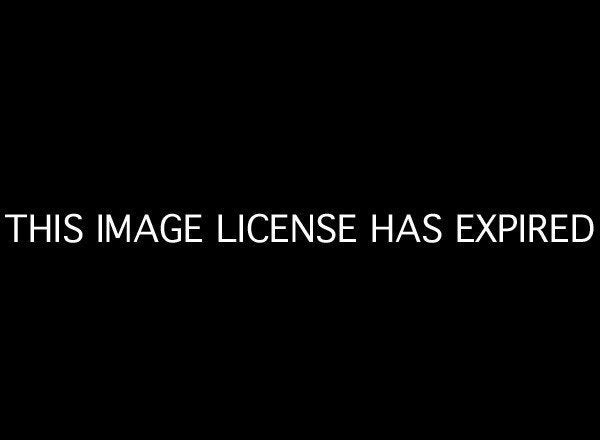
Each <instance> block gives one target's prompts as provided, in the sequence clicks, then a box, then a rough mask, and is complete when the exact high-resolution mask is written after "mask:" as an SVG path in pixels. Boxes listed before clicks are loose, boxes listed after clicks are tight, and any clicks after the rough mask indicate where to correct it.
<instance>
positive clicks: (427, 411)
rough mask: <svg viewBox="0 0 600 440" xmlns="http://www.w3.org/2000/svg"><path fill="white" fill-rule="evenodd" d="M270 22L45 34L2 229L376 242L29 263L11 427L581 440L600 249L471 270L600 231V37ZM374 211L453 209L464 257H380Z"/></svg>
mask: <svg viewBox="0 0 600 440" xmlns="http://www.w3.org/2000/svg"><path fill="white" fill-rule="evenodd" d="M52 12H57V11H52ZM153 12H157V11H153ZM163 12H164V11H163ZM247 12H248V14H247V13H246V12H240V11H239V10H237V9H236V11H233V10H232V11H228V12H227V13H225V14H224V15H223V14H221V15H216V14H215V13H214V12H212V11H211V12H207V11H204V12H195V13H193V14H190V15H188V14H186V13H184V12H183V11H180V12H177V13H175V15H173V16H171V15H170V14H169V15H167V14H166V13H165V15H164V16H163V14H162V12H161V14H159V15H160V18H156V16H155V15H152V17H150V16H147V15H146V13H145V12H144V13H141V12H140V11H137V12H136V13H133V14H127V15H126V14H125V13H124V12H122V13H119V14H114V16H112V15H111V16H110V17H107V18H102V19H100V18H99V17H100V15H97V14H100V12H97V13H96V12H95V13H94V14H92V15H85V19H83V18H82V16H78V18H77V19H75V18H74V19H66V22H65V23H63V22H62V21H57V20H50V19H48V16H46V17H45V16H44V14H43V13H41V14H40V16H36V17H35V19H34V18H33V15H36V14H34V13H33V12H32V11H30V12H28V14H26V15H25V16H23V17H24V19H25V20H24V21H19V23H18V24H16V25H15V26H14V29H10V30H8V31H7V39H6V44H5V52H4V55H3V66H4V67H3V70H4V72H3V73H4V74H5V79H4V80H3V85H4V87H3V96H4V99H3V110H4V111H3V124H2V125H3V133H4V136H3V137H4V142H3V156H4V158H3V160H2V173H1V176H2V177H1V179H2V201H1V202H2V205H1V206H2V213H3V214H4V213H5V212H31V213H42V212H43V213H67V212H79V213H83V214H86V215H87V216H89V215H92V214H94V213H96V212H105V211H107V210H110V211H113V212H124V211H131V212H151V213H153V214H155V215H158V214H160V213H163V212H169V211H175V212H179V213H186V212H190V213H202V214H204V215H205V216H206V217H208V218H210V217H211V216H214V215H215V214H216V213H217V212H222V211H229V212H237V211H239V210H243V211H246V212H252V211H256V212H288V213H292V212H294V213H319V212H325V211H328V212H334V213H335V212H356V213H359V215H361V243H360V244H359V245H348V246H342V245H338V246H331V247H326V248H323V247H321V248H317V247H291V246H285V245H283V246H275V245H273V246H268V247H262V248H252V247H244V248H234V249H232V248H227V249H225V248H218V247H216V246H214V245H210V244H207V245H206V246H199V247H175V248H164V247H158V248H154V247H152V246H138V247H129V248H128V247H126V246H124V247H117V248H115V247H111V248H102V247H98V246H95V245H94V244H93V243H88V244H83V245H81V246H76V247H63V246H54V247H53V246H39V247H35V248H31V247H27V246H23V247H20V246H10V245H9V243H8V242H7V240H4V242H3V245H2V254H3V257H5V258H3V263H2V264H3V270H2V273H3V278H4V282H3V284H4V285H5V286H6V287H5V288H3V289H2V291H3V295H2V301H3V303H4V304H3V307H2V311H3V314H4V315H5V319H3V324H4V327H5V331H4V338H3V339H4V341H5V347H6V348H5V355H6V356H5V358H6V362H5V365H7V366H8V367H9V370H10V373H9V374H8V375H7V376H6V382H7V384H8V385H9V386H10V388H11V389H13V388H14V389H15V393H14V394H11V396H14V397H11V404H10V408H11V412H12V413H13V414H15V415H20V416H23V414H31V410H32V409H34V408H35V409H38V410H40V411H39V412H40V413H41V414H45V415H46V417H47V418H45V419H44V420H47V421H46V422H44V423H49V424H52V425H57V426H63V423H67V424H71V423H73V420H74V419H77V420H78V421H83V422H88V423H86V425H87V426H88V427H89V426H99V427H107V426H109V425H112V422H113V421H123V420H128V421H131V420H133V421H134V425H136V426H138V427H148V426H150V427H152V428H153V429H158V426H157V425H160V426H163V427H165V428H166V429H167V430H168V431H171V430H174V429H176V428H180V427H181V426H183V425H184V424H183V422H184V421H191V422H192V423H193V424H201V426H198V427H200V428H202V427H203V426H204V425H203V423H205V420H207V419H208V420H210V421H212V422H213V423H214V422H216V423H217V424H218V425H219V426H221V427H222V429H225V430H230V429H239V428H242V429H251V428H255V427H256V428H261V429H266V428H269V429H273V428H274V427H275V426H276V425H278V424H279V423H281V422H283V423H282V424H283V426H284V427H285V428H286V429H287V430H286V431H282V432H288V431H290V430H291V431H295V430H298V429H306V430H308V432H314V431H313V430H312V429H313V428H312V427H313V426H315V422H317V423H318V422H323V421H328V422H330V423H329V426H330V428H329V429H331V430H332V431H331V432H337V430H340V429H344V428H350V429H357V430H358V429H359V428H363V429H365V430H366V431H365V432H372V431H373V430H375V429H383V428H384V427H386V426H387V425H388V424H389V423H391V424H392V426H395V427H396V428H399V427H400V428H401V427H403V426H407V427H408V425H404V424H403V423H405V422H401V421H402V420H407V419H408V420H410V421H412V422H413V423H416V424H418V425H420V426H421V427H422V428H423V429H426V430H431V429H440V428H441V429H455V428H460V429H465V428H467V427H469V428H471V429H473V428H474V427H475V425H477V424H478V423H481V422H483V425H484V426H485V427H486V428H487V429H488V430H490V429H491V430H497V429H507V430H509V432H512V431H510V430H511V429H512V428H511V427H512V426H514V423H515V422H522V421H525V420H528V421H532V420H533V421H534V423H532V424H531V426H532V428H533V429H540V427H548V426H551V427H553V428H556V429H557V428H558V426H557V425H559V424H560V425H561V426H563V427H566V428H568V429H573V424H572V423H573V419H572V418H571V416H572V415H573V414H576V415H577V417H578V418H579V420H580V421H581V420H583V419H584V418H585V417H586V414H588V411H589V409H586V408H587V405H586V403H585V402H586V396H589V395H590V394H591V393H592V390H593V389H595V388H594V385H593V381H592V375H591V372H592V371H593V369H594V366H595V365H596V364H595V363H594V362H592V359H593V356H592V355H593V348H594V347H593V341H594V339H595V338H596V336H597V327H598V326H597V322H596V320H595V314H596V310H597V304H596V301H595V299H594V297H593V295H594V293H595V290H597V289H596V287H595V284H594V283H593V281H595V279H594V269H595V266H596V262H597V253H596V247H597V238H595V239H594V242H593V243H590V244H587V245H560V244H559V245H552V246H544V245H541V246H522V245H521V246H518V245H515V244H508V245H506V246H486V245H482V246H460V245H458V244H456V243H455V242H454V241H455V240H454V238H455V236H454V225H453V218H454V216H455V215H456V214H457V213H460V212H477V213H487V214H490V213H512V214H518V213H530V212H531V213H545V214H549V213H585V214H588V215H592V216H593V217H594V218H595V220H596V221H597V212H598V211H597V208H596V207H595V205H596V203H595V200H596V199H595V195H594V193H593V188H594V187H595V186H596V184H595V180H596V179H595V178H594V177H595V174H594V161H593V159H592V154H593V152H592V147H593V146H594V145H596V144H597V135H596V133H595V130H594V128H595V121H596V118H597V108H596V107H595V102H596V101H597V85H596V84H595V82H594V81H593V78H595V77H597V69H596V68H595V66H594V65H593V54H594V52H593V49H594V47H593V46H592V44H591V43H592V40H591V39H589V38H590V36H589V35H588V33H591V32H592V29H591V28H589V27H588V26H587V25H586V24H585V23H584V22H583V21H582V19H581V18H580V17H575V18H569V17H567V16H566V15H565V16H563V17H561V19H560V20H559V21H556V19H553V20H550V19H549V18H543V17H542V16H541V15H540V14H539V13H536V14H532V15H527V17H526V18H524V17H525V13H524V11H521V13H520V14H516V15H514V16H513V15H510V14H509V16H506V15H504V14H500V11H496V12H494V13H487V12H483V11H481V13H480V15H477V13H476V12H475V11H469V14H466V11H445V12H441V11H427V12H425V13H420V14H416V13H414V12H412V11H404V12H397V11H395V12H393V13H392V12H385V11H380V12H376V13H374V14H371V13H369V14H367V13H366V11H353V12H354V14H351V15H347V14H346V13H344V14H338V13H332V14H328V15H327V17H326V18H325V14H324V11H321V13H319V14H308V16H307V15H306V14H303V13H301V11H295V12H293V13H284V12H283V11H281V12H280V13H276V12H275V11H272V10H270V11H269V13H268V14H267V13H266V12H265V11H262V12H261V11H255V10H253V11H247ZM305 12H306V11H305ZM338 12H339V11H338ZM446 12H448V13H449V12H453V13H454V15H446ZM538 12H539V11H538ZM69 13H70V14H73V13H74V12H73V11H70V12H69ZM250 13H253V14H251V15H249V14H250ZM75 14H76V13H75ZM278 14H280V15H278ZM470 14H474V15H470ZM184 16H185V18H184ZM69 17H70V15H69ZM102 17H104V15H102ZM257 17H259V18H260V19H259V18H257ZM517 17H518V18H517ZM63 18H65V16H64V15H63ZM375 212H376V213H380V214H387V213H395V214H405V213H413V214H423V213H428V212H438V213H440V214H441V215H443V217H444V219H445V220H446V221H447V225H448V227H447V228H445V229H444V233H445V238H444V241H443V243H441V244H440V245H438V246H420V247H417V246H413V245H411V244H410V243H407V244H406V245H401V246H394V247H377V248H376V247H374V246H371V245H369V244H368V238H369V234H368V229H367V228H366V225H368V223H364V221H365V220H368V218H369V215H370V214H371V213H375ZM363 229H366V232H365V231H363ZM3 233H5V231H3ZM4 237H6V235H4ZM54 411H56V412H58V413H61V414H63V416H62V417H54V416H52V414H53V412H54ZM36 413H38V412H36ZM40 417H41V416H40ZM173 417H174V418H173ZM40 420H41V419H40ZM92 423H93V424H92ZM578 425H579V423H578ZM48 426H50V425H48ZM133 429H139V428H135V427H134V428H133Z"/></svg>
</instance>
